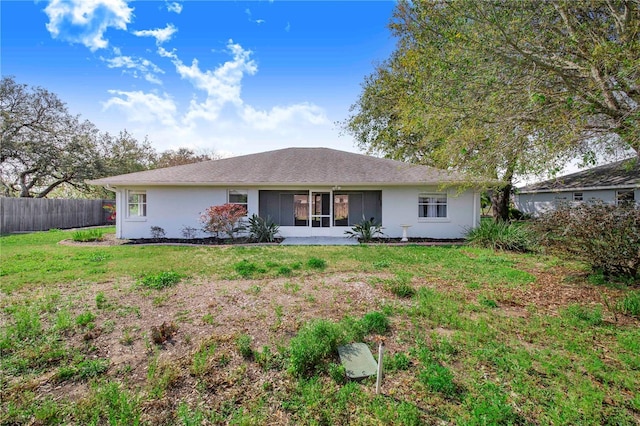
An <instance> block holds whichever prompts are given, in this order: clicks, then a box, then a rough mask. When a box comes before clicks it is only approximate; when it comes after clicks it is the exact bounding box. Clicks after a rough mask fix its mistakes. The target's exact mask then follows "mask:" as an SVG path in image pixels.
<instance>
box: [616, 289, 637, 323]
mask: <svg viewBox="0 0 640 426" xmlns="http://www.w3.org/2000/svg"><path fill="white" fill-rule="evenodd" d="M618 309H620V311H621V312H624V313H625V314H627V315H632V316H634V317H639V318H640V291H630V292H629V293H628V294H627V295H626V296H625V297H624V299H622V300H621V301H620V302H619V304H618Z"/></svg>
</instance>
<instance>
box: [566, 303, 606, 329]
mask: <svg viewBox="0 0 640 426" xmlns="http://www.w3.org/2000/svg"><path fill="white" fill-rule="evenodd" d="M564 314H565V316H566V317H567V318H570V319H573V320H578V321H580V322H583V323H585V324H587V325H591V326H596V325H601V324H602V308H601V307H600V306H597V307H594V308H589V307H587V306H582V305H578V304H573V305H569V306H568V307H567V308H566V309H565V311H564Z"/></svg>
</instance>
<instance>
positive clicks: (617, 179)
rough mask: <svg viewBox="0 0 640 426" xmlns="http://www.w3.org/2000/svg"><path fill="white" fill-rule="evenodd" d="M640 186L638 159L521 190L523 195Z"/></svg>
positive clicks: (528, 186) (574, 174) (623, 161)
mask: <svg viewBox="0 0 640 426" xmlns="http://www.w3.org/2000/svg"><path fill="white" fill-rule="evenodd" d="M638 186H640V161H639V160H638V158H637V157H632V158H627V159H625V160H621V161H617V162H615V163H610V164H605V165H603V166H599V167H594V168H591V169H588V170H583V171H581V172H577V173H572V174H569V175H566V176H560V177H557V178H555V179H549V180H546V181H544V182H539V183H535V184H532V185H527V186H525V187H522V188H520V192H521V193H527V192H546V191H570V190H576V189H587V188H634V187H638Z"/></svg>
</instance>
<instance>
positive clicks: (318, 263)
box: [307, 257, 327, 269]
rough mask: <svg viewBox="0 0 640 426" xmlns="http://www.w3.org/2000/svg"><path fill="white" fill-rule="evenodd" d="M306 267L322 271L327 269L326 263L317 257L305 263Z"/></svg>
mask: <svg viewBox="0 0 640 426" xmlns="http://www.w3.org/2000/svg"><path fill="white" fill-rule="evenodd" d="M307 266H308V267H310V268H313V269H324V268H326V267H327V261H326V260H324V259H319V258H317V257H312V258H310V259H309V260H308V261H307Z"/></svg>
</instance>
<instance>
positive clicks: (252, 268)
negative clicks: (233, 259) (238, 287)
mask: <svg viewBox="0 0 640 426" xmlns="http://www.w3.org/2000/svg"><path fill="white" fill-rule="evenodd" d="M233 269H234V270H235V271H236V273H237V274H238V275H240V276H241V277H242V278H251V277H253V276H254V275H256V274H263V273H265V272H266V270H265V269H264V268H261V267H259V266H258V265H256V264H255V263H253V262H249V261H248V260H247V259H243V260H241V261H240V262H238V263H236V264H235V265H233Z"/></svg>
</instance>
